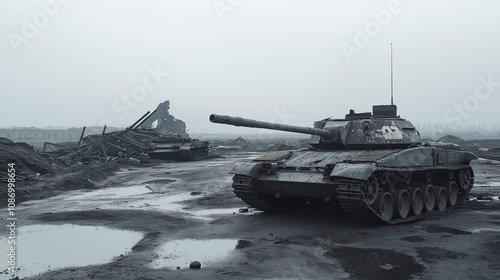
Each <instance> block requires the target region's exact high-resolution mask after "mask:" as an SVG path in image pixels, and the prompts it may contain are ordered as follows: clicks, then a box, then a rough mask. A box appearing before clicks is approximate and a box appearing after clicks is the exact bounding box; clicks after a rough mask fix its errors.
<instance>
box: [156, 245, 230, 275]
mask: <svg viewBox="0 0 500 280" xmlns="http://www.w3.org/2000/svg"><path fill="white" fill-rule="evenodd" d="M237 244H238V240H234V239H212V240H196V239H181V240H173V241H169V242H167V243H165V244H163V245H162V246H161V247H160V248H159V249H158V250H157V251H156V252H155V253H156V255H157V257H156V258H155V259H154V260H153V262H152V263H151V264H150V267H152V268H154V269H160V268H168V269H177V267H180V268H188V267H189V264H190V263H191V262H192V261H199V262H200V263H201V268H204V267H214V266H217V263H218V262H221V261H224V260H225V259H227V258H228V257H229V256H230V255H232V254H234V252H233V251H234V250H235V249H236V245H237Z"/></svg>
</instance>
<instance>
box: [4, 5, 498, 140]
mask: <svg viewBox="0 0 500 280" xmlns="http://www.w3.org/2000/svg"><path fill="white" fill-rule="evenodd" d="M498 11H500V2H499V1H494V0H491V1H478V0H474V1H451V0H449V1H448V0H441V1H430V0H429V1H423V0H419V1H393V0H392V1H387V0H383V1H373V0H366V1H331V0H330V1H306V0H288V1H272V0H266V1H256V0H255V1H250V0H246V1H245V0H242V1H238V0H215V1H214V0H208V1H202V0H199V1H194V0H191V1H187V0H182V1H166V0H161V1H160V0H157V1H153V0H147V1H146V0H141V1H139V0H135V1H134V0H113V1H112V0H108V1H105V0H99V1H98V0H94V1H92V0H85V1H83V0H73V1H67V0H66V1H62V0H61V1H58V0H39V1H28V0H22V1H21V0H1V1H0V21H1V24H0V34H1V36H2V40H1V41H0V62H1V64H0V65H1V68H0V94H1V109H0V111H1V115H0V116H1V118H0V127H10V126H36V127H47V126H64V127H73V126H92V125H103V124H108V125H112V126H123V127H125V126H128V125H130V124H131V123H133V122H134V121H135V120H137V119H138V118H139V117H140V116H142V115H143V114H144V113H145V112H147V111H148V110H151V111H152V110H154V109H155V108H156V106H157V105H158V104H159V103H160V102H163V101H165V100H170V105H171V109H170V112H171V114H172V115H174V116H175V117H176V118H179V119H182V120H184V121H185V122H186V124H187V127H188V129H189V132H190V133H203V132H241V131H242V129H243V128H236V127H229V126H223V125H219V124H212V123H210V122H209V121H208V117H209V115H210V114H211V113H217V114H227V115H235V116H242V117H246V118H255V119H259V120H263V121H276V122H281V123H293V124H297V125H303V126H311V125H312V123H313V122H314V121H315V120H319V119H322V118H326V117H330V116H333V117H343V116H344V115H345V114H346V113H347V112H348V110H349V109H351V108H352V109H355V110H356V111H358V112H361V111H370V110H371V106H372V105H373V104H388V103H390V43H391V42H392V43H393V57H394V90H395V97H394V102H395V104H397V105H398V112H399V114H400V115H401V116H402V117H404V118H407V119H409V120H411V121H412V122H413V123H414V124H420V123H422V124H423V123H444V124H449V125H467V124H471V123H481V124H482V123H485V124H487V125H488V126H490V127H493V126H494V125H496V126H497V128H500V124H498V122H499V121H498V119H499V118H498V117H499V115H500V114H499V109H500V106H499V105H500V16H499V14H498ZM243 130H245V129H243Z"/></svg>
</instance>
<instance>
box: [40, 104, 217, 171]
mask: <svg viewBox="0 0 500 280" xmlns="http://www.w3.org/2000/svg"><path fill="white" fill-rule="evenodd" d="M168 109H169V102H168V101H165V102H163V103H161V104H160V105H159V106H158V108H157V109H156V110H155V111H153V112H152V113H151V112H149V111H148V112H147V113H146V114H144V115H143V116H142V117H141V118H140V119H139V120H137V121H136V122H135V123H133V124H132V125H131V126H129V127H128V128H126V129H125V130H120V131H113V132H106V126H105V127H104V129H103V131H102V133H101V134H100V135H88V136H86V137H83V136H84V134H85V127H84V128H83V131H82V134H81V136H80V140H79V141H78V143H77V144H76V145H75V144H74V143H69V144H66V145H65V144H55V143H49V142H45V143H44V146H43V150H42V154H45V155H46V156H50V157H52V158H55V159H57V160H58V161H59V162H61V163H64V164H66V165H71V164H73V163H75V162H81V163H83V164H88V163H99V162H104V161H109V160H113V159H116V158H128V159H130V160H132V161H137V162H139V159H137V157H142V156H149V157H150V158H157V159H163V160H197V159H201V158H205V157H207V156H208V149H209V148H208V142H206V141H199V140H197V139H192V138H189V136H188V135H187V133H186V132H185V124H184V122H182V121H181V120H176V119H174V117H173V116H170V114H169V113H168ZM155 122H156V123H157V126H156V127H155V128H152V127H153V124H154V123H155ZM166 122H169V123H170V126H166V125H163V124H164V123H166ZM172 123H173V124H175V125H174V126H173V128H172V125H171V124H172ZM169 129H173V130H175V131H169Z"/></svg>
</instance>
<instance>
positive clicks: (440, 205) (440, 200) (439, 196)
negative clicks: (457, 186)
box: [436, 187, 448, 211]
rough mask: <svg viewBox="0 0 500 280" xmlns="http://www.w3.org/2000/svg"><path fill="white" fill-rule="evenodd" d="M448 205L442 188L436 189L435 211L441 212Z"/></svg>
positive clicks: (446, 195)
mask: <svg viewBox="0 0 500 280" xmlns="http://www.w3.org/2000/svg"><path fill="white" fill-rule="evenodd" d="M446 204H448V194H447V193H446V189H445V188H444V187H437V188H436V210H439V211H443V210H444V209H446Z"/></svg>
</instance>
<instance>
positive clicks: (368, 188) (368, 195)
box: [364, 175, 378, 205]
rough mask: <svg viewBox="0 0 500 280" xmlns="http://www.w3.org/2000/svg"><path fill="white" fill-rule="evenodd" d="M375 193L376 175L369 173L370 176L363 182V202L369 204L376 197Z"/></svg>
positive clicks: (376, 187) (376, 189)
mask: <svg viewBox="0 0 500 280" xmlns="http://www.w3.org/2000/svg"><path fill="white" fill-rule="evenodd" d="M377 193H378V182H377V177H375V175H371V176H370V178H368V180H367V181H366V182H365V189H364V194H365V196H364V200H365V203H366V204H368V205H371V204H372V203H373V202H374V201H375V199H376V198H377Z"/></svg>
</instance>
